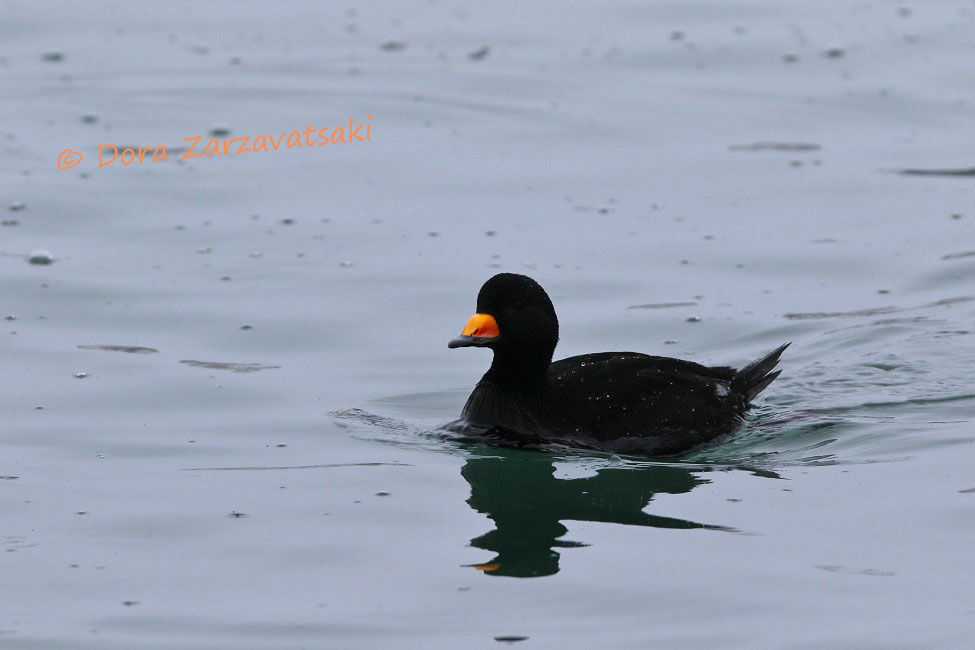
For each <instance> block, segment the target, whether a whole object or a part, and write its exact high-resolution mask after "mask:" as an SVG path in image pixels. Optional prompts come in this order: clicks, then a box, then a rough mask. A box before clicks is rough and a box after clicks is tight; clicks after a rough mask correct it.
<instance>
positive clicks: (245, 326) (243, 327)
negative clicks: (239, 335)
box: [240, 325, 254, 330]
mask: <svg viewBox="0 0 975 650" xmlns="http://www.w3.org/2000/svg"><path fill="white" fill-rule="evenodd" d="M240 329H242V330H252V329H254V326H253V325H241V326H240Z"/></svg>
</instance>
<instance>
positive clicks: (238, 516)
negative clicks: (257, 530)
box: [227, 510, 247, 519]
mask: <svg viewBox="0 0 975 650" xmlns="http://www.w3.org/2000/svg"><path fill="white" fill-rule="evenodd" d="M227 516H228V517H231V518H232V519H243V518H244V517H246V516H247V515H246V514H244V513H243V512H237V511H236V510H232V511H231V512H230V514H228V515H227Z"/></svg>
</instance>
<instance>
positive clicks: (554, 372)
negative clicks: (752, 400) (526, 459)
mask: <svg viewBox="0 0 975 650" xmlns="http://www.w3.org/2000/svg"><path fill="white" fill-rule="evenodd" d="M735 374H736V371H735V369H734V368H730V367H707V366H703V365H701V364H698V363H694V362H691V361H683V360H680V359H670V358H667V357H655V356H650V355H647V354H640V353H638V352H602V353H598V354H586V355H581V356H577V357H569V358H568V359H562V360H560V361H556V362H554V363H553V364H552V365H551V367H550V369H549V387H550V391H551V392H550V399H549V400H548V402H549V404H550V406H551V407H552V409H551V411H549V413H548V418H547V419H548V420H549V424H550V426H551V427H552V428H553V429H554V430H556V431H559V432H563V433H567V434H582V435H587V436H591V437H592V438H595V439H597V440H613V439H617V438H634V437H639V438H652V437H659V438H661V439H664V438H673V437H674V436H679V437H680V438H681V439H680V440H675V441H674V442H675V443H676V444H675V447H684V448H686V447H687V446H688V444H689V443H690V444H694V443H695V442H703V441H705V440H708V439H710V438H713V437H714V436H716V435H718V434H719V433H724V432H726V431H730V430H731V429H733V428H734V427H735V426H736V425H737V424H738V423H739V422H740V419H741V415H742V414H743V413H744V410H745V407H746V406H747V403H746V400H745V396H744V395H743V394H740V393H738V392H737V391H736V390H735V389H734V386H733V380H734V378H735Z"/></svg>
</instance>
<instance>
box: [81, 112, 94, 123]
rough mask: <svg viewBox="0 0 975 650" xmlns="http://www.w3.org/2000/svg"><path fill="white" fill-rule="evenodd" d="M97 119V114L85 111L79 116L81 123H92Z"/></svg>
mask: <svg viewBox="0 0 975 650" xmlns="http://www.w3.org/2000/svg"><path fill="white" fill-rule="evenodd" d="M97 121H98V116H97V115H95V114H93V113H85V114H84V115H82V116H81V122H82V123H83V124H94V123H95V122H97Z"/></svg>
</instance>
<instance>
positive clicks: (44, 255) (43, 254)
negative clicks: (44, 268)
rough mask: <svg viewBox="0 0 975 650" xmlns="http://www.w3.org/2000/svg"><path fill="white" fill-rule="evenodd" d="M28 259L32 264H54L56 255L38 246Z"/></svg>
mask: <svg viewBox="0 0 975 650" xmlns="http://www.w3.org/2000/svg"><path fill="white" fill-rule="evenodd" d="M27 261H28V262H30V263H31V264H39V265H45V264H53V263H54V255H52V254H51V252H50V251H47V250H44V249H43V248H38V249H37V250H36V251H34V252H33V253H31V254H30V256H28V258H27Z"/></svg>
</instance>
